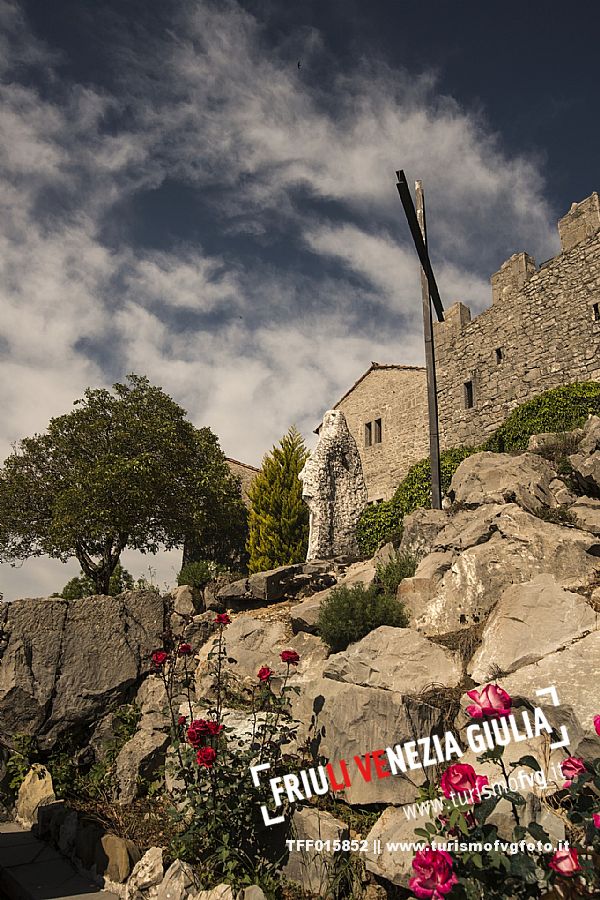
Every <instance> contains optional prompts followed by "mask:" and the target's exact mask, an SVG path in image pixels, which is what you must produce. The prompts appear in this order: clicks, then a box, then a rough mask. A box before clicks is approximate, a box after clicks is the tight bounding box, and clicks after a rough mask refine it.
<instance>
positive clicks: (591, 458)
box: [569, 416, 600, 497]
mask: <svg viewBox="0 0 600 900" xmlns="http://www.w3.org/2000/svg"><path fill="white" fill-rule="evenodd" d="M598 451H600V417H598V416H590V417H589V418H588V420H587V422H586V423H585V425H584V428H583V437H582V439H581V441H580V442H579V450H578V452H577V453H574V454H572V455H571V456H569V462H570V463H571V465H572V466H573V470H574V475H575V478H576V480H577V481H578V482H579V485H580V486H581V487H582V489H583V490H584V492H585V493H586V494H590V495H591V496H592V497H600V452H598Z"/></svg>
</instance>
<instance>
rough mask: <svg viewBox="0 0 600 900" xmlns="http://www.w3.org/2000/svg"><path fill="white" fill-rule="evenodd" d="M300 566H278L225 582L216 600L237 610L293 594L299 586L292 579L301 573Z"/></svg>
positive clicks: (272, 601) (228, 607)
mask: <svg viewBox="0 0 600 900" xmlns="http://www.w3.org/2000/svg"><path fill="white" fill-rule="evenodd" d="M302 568H303V567H302V565H301V564H295V565H290V566H279V567H278V568H276V569H269V570H268V571H266V572H256V573H255V574H254V575H250V576H249V577H248V578H240V579H239V580H238V581H233V582H230V583H229V584H225V585H224V586H223V587H222V588H221V589H220V590H219V592H218V593H217V600H218V601H219V602H220V603H221V604H222V605H223V606H225V607H227V609H233V610H239V609H247V608H248V607H252V606H257V605H262V604H265V603H274V602H275V601H277V600H282V599H283V598H284V597H286V596H288V595H289V594H291V595H292V596H293V595H294V594H295V592H296V590H297V589H298V587H299V585H296V584H295V583H294V579H295V577H296V576H298V575H301V574H302Z"/></svg>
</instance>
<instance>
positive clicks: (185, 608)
mask: <svg viewBox="0 0 600 900" xmlns="http://www.w3.org/2000/svg"><path fill="white" fill-rule="evenodd" d="M171 596H172V597H173V610H174V611H175V612H176V613H177V615H179V616H193V615H195V614H196V612H197V611H198V610H197V609H196V606H197V600H196V599H195V597H194V589H193V588H192V587H191V585H189V584H182V585H179V587H176V588H173V590H172V591H171Z"/></svg>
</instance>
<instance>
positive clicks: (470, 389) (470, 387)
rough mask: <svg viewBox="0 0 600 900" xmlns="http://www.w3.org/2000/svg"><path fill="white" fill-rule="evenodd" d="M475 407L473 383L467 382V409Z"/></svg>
mask: <svg viewBox="0 0 600 900" xmlns="http://www.w3.org/2000/svg"><path fill="white" fill-rule="evenodd" d="M474 406H475V398H474V395H473V382H472V381H465V409H472V408H473V407H474Z"/></svg>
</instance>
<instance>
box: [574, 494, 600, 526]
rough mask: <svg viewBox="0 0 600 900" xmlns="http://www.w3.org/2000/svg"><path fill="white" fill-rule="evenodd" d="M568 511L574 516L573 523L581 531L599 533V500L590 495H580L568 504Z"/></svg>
mask: <svg viewBox="0 0 600 900" xmlns="http://www.w3.org/2000/svg"><path fill="white" fill-rule="evenodd" d="M569 512H570V513H571V515H572V516H573V517H574V518H575V523H576V525H577V527H578V528H581V530H582V531H589V532H590V534H597V535H600V500H595V499H593V498H592V497H580V498H579V499H578V500H577V501H576V502H575V503H573V504H571V506H569Z"/></svg>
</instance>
